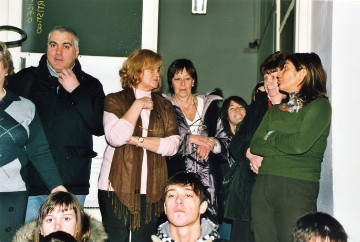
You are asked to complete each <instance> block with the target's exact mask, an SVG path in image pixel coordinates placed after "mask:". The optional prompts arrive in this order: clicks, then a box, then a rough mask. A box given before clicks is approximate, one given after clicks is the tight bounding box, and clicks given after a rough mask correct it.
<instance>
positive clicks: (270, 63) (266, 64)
mask: <svg viewBox="0 0 360 242" xmlns="http://www.w3.org/2000/svg"><path fill="white" fill-rule="evenodd" d="M289 54H290V53H288V52H285V51H283V52H282V51H276V52H275V53H273V54H271V55H269V56H268V57H267V58H266V59H265V60H264V61H263V63H262V64H261V65H260V72H261V75H263V76H264V75H265V74H269V73H273V72H276V71H277V69H278V68H279V69H280V70H282V69H283V67H284V64H285V60H286V58H287V56H288V55H289Z"/></svg>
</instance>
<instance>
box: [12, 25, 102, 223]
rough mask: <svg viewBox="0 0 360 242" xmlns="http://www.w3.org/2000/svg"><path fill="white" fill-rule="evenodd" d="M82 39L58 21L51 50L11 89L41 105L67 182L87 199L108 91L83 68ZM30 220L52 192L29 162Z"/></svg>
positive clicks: (50, 39)
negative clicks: (94, 138)
mask: <svg viewBox="0 0 360 242" xmlns="http://www.w3.org/2000/svg"><path fill="white" fill-rule="evenodd" d="M78 55H79V38H78V36H77V34H76V32H75V31H74V30H72V29H70V28H66V27H60V26H57V27H55V28H53V29H52V30H51V31H50V33H49V36H48V45H47V52H46V54H44V55H43V56H42V57H41V59H40V62H39V65H38V66H37V67H29V68H25V69H23V70H21V71H20V72H18V73H17V74H15V75H14V76H12V77H11V78H10V80H9V82H8V86H7V88H8V89H10V90H12V91H14V92H15V93H17V94H18V95H20V96H24V97H26V98H28V99H30V100H31V101H33V102H34V103H35V105H36V108H37V110H38V112H39V114H40V117H41V121H42V123H43V126H44V130H45V133H46V137H47V139H48V142H49V145H50V149H51V153H52V155H53V156H54V159H55V162H56V165H57V168H58V170H59V173H60V175H61V178H62V180H63V184H64V186H65V187H66V188H67V189H68V191H69V192H72V193H74V194H75V195H76V196H77V198H78V199H79V201H80V202H81V203H82V205H83V204H84V201H85V197H86V195H87V194H89V187H90V184H89V179H90V169H91V159H92V158H93V157H95V156H96V153H95V152H94V151H93V140H92V135H96V136H101V135H103V134H104V130H103V125H102V116H103V102H104V97H105V94H104V91H103V87H102V85H101V83H100V82H99V80H98V79H96V78H94V77H92V76H90V75H88V74H87V73H85V72H83V71H82V70H81V65H80V63H79V61H78V59H77V57H78ZM29 184H30V187H29V192H30V194H29V195H30V196H29V200H28V208H27V214H26V221H30V220H32V219H34V218H35V217H36V215H37V212H38V209H39V207H40V205H41V204H42V202H43V200H44V199H45V198H46V196H47V194H49V191H48V189H47V188H46V186H45V185H44V184H43V183H42V181H41V180H40V177H39V175H38V174H37V172H36V171H35V170H34V169H33V167H31V166H30V167H29Z"/></svg>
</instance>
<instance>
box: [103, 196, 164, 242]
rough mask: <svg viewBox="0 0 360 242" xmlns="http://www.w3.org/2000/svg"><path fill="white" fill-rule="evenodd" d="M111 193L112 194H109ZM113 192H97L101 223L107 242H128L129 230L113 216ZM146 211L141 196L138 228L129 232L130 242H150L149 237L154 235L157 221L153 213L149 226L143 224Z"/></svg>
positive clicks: (144, 200) (121, 220)
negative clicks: (107, 238)
mask: <svg viewBox="0 0 360 242" xmlns="http://www.w3.org/2000/svg"><path fill="white" fill-rule="evenodd" d="M110 193H112V194H110ZM113 195H115V194H114V192H108V191H104V190H98V199H99V206H100V212H101V216H102V222H103V225H104V227H105V230H106V232H107V234H108V236H109V242H125V241H126V242H128V241H129V234H130V228H129V226H125V223H124V220H123V219H118V218H116V216H115V212H114V207H113V205H112V204H111V196H113ZM145 211H146V195H141V218H140V228H139V229H138V230H136V231H132V232H131V241H132V242H144V241H151V235H153V234H156V229H157V226H158V220H157V219H155V216H154V212H153V213H152V215H151V221H150V223H149V224H145V216H146V215H145Z"/></svg>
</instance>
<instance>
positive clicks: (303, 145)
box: [250, 53, 331, 242]
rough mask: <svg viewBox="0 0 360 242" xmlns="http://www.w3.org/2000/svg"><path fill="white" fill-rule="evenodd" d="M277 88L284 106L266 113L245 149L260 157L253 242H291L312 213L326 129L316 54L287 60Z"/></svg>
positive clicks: (327, 118) (326, 105) (327, 121)
mask: <svg viewBox="0 0 360 242" xmlns="http://www.w3.org/2000/svg"><path fill="white" fill-rule="evenodd" d="M278 84H279V88H280V90H282V91H283V92H287V93H289V101H288V103H284V104H279V105H275V106H274V107H273V108H271V109H270V110H269V111H268V112H267V113H266V115H265V116H264V119H263V120H262V122H261V124H260V126H259V127H258V129H257V130H256V132H255V134H254V137H253V139H252V141H251V145H250V150H251V153H254V154H257V155H260V156H263V157H264V159H263V161H262V165H261V167H260V169H259V175H258V177H257V179H256V182H255V185H254V188H253V193H252V200H251V206H252V215H253V225H254V234H255V240H256V241H257V242H263V241H267V242H277V241H280V242H289V241H291V238H292V237H291V234H292V230H293V227H294V225H295V223H296V221H297V219H298V218H299V217H301V216H302V215H304V214H306V213H309V212H315V211H316V200H317V196H318V192H319V179H320V171H321V162H322V160H323V155H324V151H325V148H326V141H327V137H328V135H329V130H330V121H331V106H330V103H329V101H328V98H327V93H326V73H325V71H324V68H323V66H322V64H321V60H320V58H319V56H318V55H317V54H315V53H295V54H291V55H289V57H288V58H287V60H286V62H285V65H284V69H283V70H282V71H280V72H279V73H278Z"/></svg>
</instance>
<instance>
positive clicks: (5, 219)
mask: <svg viewBox="0 0 360 242" xmlns="http://www.w3.org/2000/svg"><path fill="white" fill-rule="evenodd" d="M27 200H28V193H27V192H26V191H24V192H0V241H1V242H9V241H11V239H12V237H13V236H14V235H15V233H16V231H17V230H18V229H19V228H20V227H21V226H22V225H23V224H24V221H25V213H26V206H27Z"/></svg>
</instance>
